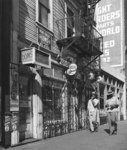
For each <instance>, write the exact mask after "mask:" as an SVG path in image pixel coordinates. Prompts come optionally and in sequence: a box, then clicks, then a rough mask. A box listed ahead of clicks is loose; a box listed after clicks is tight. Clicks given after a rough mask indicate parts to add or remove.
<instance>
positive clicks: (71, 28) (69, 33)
mask: <svg viewBox="0 0 127 150" xmlns="http://www.w3.org/2000/svg"><path fill="white" fill-rule="evenodd" d="M56 24H57V28H58V40H62V39H65V38H71V37H78V36H82V37H83V38H84V39H85V40H86V41H87V42H88V44H89V45H92V47H94V48H96V49H97V50H99V51H101V52H103V37H102V35H101V34H100V33H99V32H98V31H97V29H96V28H95V27H94V26H93V25H92V20H91V19H90V18H89V17H86V18H81V17H80V16H72V17H67V18H63V19H59V20H57V21H56Z"/></svg>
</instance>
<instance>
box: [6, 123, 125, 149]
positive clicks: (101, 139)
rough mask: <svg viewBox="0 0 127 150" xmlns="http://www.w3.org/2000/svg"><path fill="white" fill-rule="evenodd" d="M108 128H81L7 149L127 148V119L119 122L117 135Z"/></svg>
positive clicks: (104, 126)
mask: <svg viewBox="0 0 127 150" xmlns="http://www.w3.org/2000/svg"><path fill="white" fill-rule="evenodd" d="M107 129H108V126H107V124H106V125H103V126H100V128H99V132H95V133H90V132H89V131H88V130H81V131H77V132H73V133H70V134H65V135H63V136H58V137H53V138H50V139H46V140H42V141H39V142H34V143H29V144H26V145H21V146H17V147H12V148H9V149H7V150H127V121H120V122H118V130H119V131H118V134H117V135H112V136H110V135H109V134H108V133H107Z"/></svg>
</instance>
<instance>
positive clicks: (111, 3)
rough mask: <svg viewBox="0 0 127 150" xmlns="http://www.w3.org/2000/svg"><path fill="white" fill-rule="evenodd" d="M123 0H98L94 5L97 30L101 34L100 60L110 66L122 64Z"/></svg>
mask: <svg viewBox="0 0 127 150" xmlns="http://www.w3.org/2000/svg"><path fill="white" fill-rule="evenodd" d="M122 5H123V0H104V1H100V2H99V3H98V5H97V7H96V22H97V30H98V31H99V32H100V33H101V34H102V36H103V55H102V56H101V60H102V61H103V62H106V63H108V64H109V65H110V66H112V67H117V66H122V65H123V34H122V33H123V13H122Z"/></svg>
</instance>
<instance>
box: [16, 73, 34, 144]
mask: <svg viewBox="0 0 127 150" xmlns="http://www.w3.org/2000/svg"><path fill="white" fill-rule="evenodd" d="M32 112H33V111H32V81H31V80H30V78H29V77H27V76H23V75H20V76H19V140H20V142H21V141H24V140H26V139H30V138H33V115H32V114H33V113H32Z"/></svg>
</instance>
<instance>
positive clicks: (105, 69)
mask: <svg viewBox="0 0 127 150" xmlns="http://www.w3.org/2000/svg"><path fill="white" fill-rule="evenodd" d="M101 77H102V80H101V82H99V92H100V93H99V99H100V119H101V124H104V123H106V111H105V110H106V109H105V105H104V104H105V101H106V99H107V91H109V90H112V91H113V92H114V94H115V96H116V97H117V98H118V99H119V101H120V104H121V105H120V107H119V113H118V119H119V120H123V119H125V118H126V113H125V112H126V108H125V106H126V88H125V76H124V75H123V74H122V73H119V72H117V71H116V70H115V69H113V68H111V67H109V66H108V65H106V64H102V68H101Z"/></svg>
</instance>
